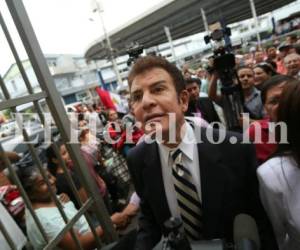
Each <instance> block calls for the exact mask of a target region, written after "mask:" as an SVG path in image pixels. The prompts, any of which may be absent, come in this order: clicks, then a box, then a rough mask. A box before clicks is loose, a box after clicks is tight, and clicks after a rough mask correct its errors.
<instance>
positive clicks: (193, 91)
mask: <svg viewBox="0 0 300 250" xmlns="http://www.w3.org/2000/svg"><path fill="white" fill-rule="evenodd" d="M186 90H187V91H188V92H189V96H190V101H197V100H198V99H199V93H200V88H199V85H198V84H197V83H196V82H192V83H188V84H187V85H186Z"/></svg>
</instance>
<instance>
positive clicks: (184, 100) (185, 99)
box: [179, 90, 189, 113]
mask: <svg viewBox="0 0 300 250" xmlns="http://www.w3.org/2000/svg"><path fill="white" fill-rule="evenodd" d="M179 104H180V105H181V110H182V112H183V113H185V112H186V111H187V109H188V105H189V93H188V91H187V90H182V91H181V92H180V94H179Z"/></svg>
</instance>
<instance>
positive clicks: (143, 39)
mask: <svg viewBox="0 0 300 250" xmlns="http://www.w3.org/2000/svg"><path fill="white" fill-rule="evenodd" d="M293 1H294V0H255V6H256V12H257V15H262V14H265V13H267V12H270V11H272V10H275V9H278V8H280V7H282V6H284V5H286V4H288V3H291V2H293ZM201 8H203V9H204V11H205V13H206V17H207V21H208V23H209V24H212V23H214V22H217V21H220V20H221V19H222V20H224V21H225V23H226V24H231V23H234V22H238V21H242V20H245V19H248V18H251V17H252V12H251V9H250V3H249V0H239V1H237V0H167V1H165V2H163V3H162V4H159V5H157V6H156V7H155V8H153V9H151V10H150V11H148V12H146V13H144V14H143V15H141V16H140V17H138V18H136V19H135V20H132V21H131V22H130V23H128V24H126V25H124V26H123V27H121V28H119V29H118V30H115V31H113V32H111V33H109V35H110V39H111V44H112V47H113V48H114V49H115V50H116V53H117V54H118V55H124V54H126V47H127V46H128V45H129V44H130V43H132V42H138V43H140V44H143V45H144V47H145V48H149V47H152V46H156V45H159V44H162V43H165V42H167V37H166V35H165V32H164V26H168V27H169V28H170V31H171V34H172V38H173V39H174V40H175V39H178V38H182V37H186V36H189V35H193V34H196V33H199V32H202V31H204V24H203V21H202V17H201V11H200V9H201ZM126 11H128V12H130V10H126ZM104 40H105V39H104V37H100V38H99V39H98V40H97V41H95V42H94V43H93V44H92V45H91V46H90V47H89V48H88V49H87V51H86V53H85V58H86V59H87V60H91V59H103V58H105V57H106V56H107V53H106V49H105V44H106V43H105V42H104Z"/></svg>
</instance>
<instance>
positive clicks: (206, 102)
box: [185, 97, 220, 123]
mask: <svg viewBox="0 0 300 250" xmlns="http://www.w3.org/2000/svg"><path fill="white" fill-rule="evenodd" d="M196 106H197V108H198V109H199V110H200V111H201V116H202V118H203V119H204V120H206V121H207V122H208V123H211V122H220V118H219V116H218V114H217V112H216V110H215V107H214V105H213V102H212V101H211V100H210V99H209V98H208V97H199V99H198V101H196V103H193V102H190V103H189V106H188V110H187V112H186V113H185V115H186V116H194V113H195V112H196Z"/></svg>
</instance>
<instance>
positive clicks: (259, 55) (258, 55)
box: [255, 51, 264, 63]
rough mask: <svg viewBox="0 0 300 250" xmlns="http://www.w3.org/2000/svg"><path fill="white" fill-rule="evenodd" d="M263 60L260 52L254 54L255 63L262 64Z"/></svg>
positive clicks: (262, 54)
mask: <svg viewBox="0 0 300 250" xmlns="http://www.w3.org/2000/svg"><path fill="white" fill-rule="evenodd" d="M263 60H264V53H263V52H261V51H257V52H255V62H256V63H260V62H263Z"/></svg>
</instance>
